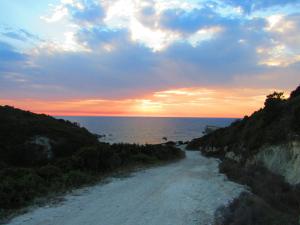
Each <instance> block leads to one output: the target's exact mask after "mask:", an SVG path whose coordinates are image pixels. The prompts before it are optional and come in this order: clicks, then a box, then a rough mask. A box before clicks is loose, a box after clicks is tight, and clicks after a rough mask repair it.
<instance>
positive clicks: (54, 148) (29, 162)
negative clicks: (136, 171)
mask: <svg viewBox="0 0 300 225" xmlns="http://www.w3.org/2000/svg"><path fill="white" fill-rule="evenodd" d="M41 137H42V139H43V140H46V141H44V143H43V142H42V143H40V142H38V141H36V140H38V139H41ZM45 142H46V143H45ZM49 146H50V147H49ZM182 157H184V153H183V152H182V151H181V150H179V149H177V148H175V147H174V146H172V145H134V144H113V145H110V144H107V143H100V142H98V140H97V137H96V136H95V135H93V134H91V133H90V132H88V131H87V130H86V129H85V128H82V127H80V126H79V125H78V124H76V123H71V122H69V121H65V120H57V119H55V118H53V117H50V116H47V115H37V114H34V113H31V112H26V111H22V110H19V109H15V108H13V107H9V106H0V177H1V180H0V218H4V217H6V216H8V215H9V214H10V213H11V212H13V211H15V210H16V209H19V208H21V207H24V206H26V205H28V204H30V203H31V202H32V201H33V200H34V199H36V198H37V197H42V196H46V195H48V194H53V193H61V192H63V191H66V190H70V189H71V188H74V187H80V186H82V185H86V184H90V183H94V182H97V181H99V179H100V178H101V177H103V176H104V175H107V174H109V173H112V172H114V171H117V170H120V169H122V170H123V169H128V168H133V167H135V166H141V165H151V164H153V163H159V162H164V161H170V160H175V159H179V158H182Z"/></svg>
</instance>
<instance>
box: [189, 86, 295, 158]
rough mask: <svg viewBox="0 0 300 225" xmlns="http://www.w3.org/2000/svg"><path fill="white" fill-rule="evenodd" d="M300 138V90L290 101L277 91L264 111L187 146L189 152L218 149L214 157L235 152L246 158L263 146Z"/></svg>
mask: <svg viewBox="0 0 300 225" xmlns="http://www.w3.org/2000/svg"><path fill="white" fill-rule="evenodd" d="M299 136H300V87H298V88H297V89H296V90H295V91H293V92H292V93H291V95H290V97H289V98H288V99H284V98H283V93H277V92H274V93H273V94H270V95H268V96H267V99H266V101H265V106H264V108H262V109H260V110H258V111H256V112H254V113H253V114H252V115H251V116H245V117H244V118H243V119H241V120H236V121H235V122H233V123H232V124H231V125H230V126H229V127H226V128H220V129H218V130H216V131H214V132H212V133H209V134H208V135H205V136H203V137H201V138H198V139H194V140H192V141H191V142H190V143H189V144H188V148H190V149H199V148H200V147H201V150H202V151H203V152H204V153H205V154H207V155H209V154H210V152H209V151H206V149H208V148H210V147H215V149H216V151H215V152H213V153H212V154H213V155H214V156H216V155H217V156H219V157H222V156H224V154H225V153H226V151H233V152H234V153H236V154H239V155H242V158H243V159H247V158H249V157H251V156H252V155H254V154H256V153H257V151H258V150H259V148H260V147H262V146H264V145H268V144H272V145H274V144H280V143H286V142H287V141H291V140H295V139H298V138H299Z"/></svg>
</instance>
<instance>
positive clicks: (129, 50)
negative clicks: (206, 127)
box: [0, 0, 300, 118]
mask: <svg viewBox="0 0 300 225" xmlns="http://www.w3.org/2000/svg"><path fill="white" fill-rule="evenodd" d="M0 12H1V13H0V104H1V105H12V106H15V107H18V108H22V109H26V110H31V111H33V112H37V113H46V114H50V115H91V116H100V115H102V116H173V117H235V118H236V117H242V116H244V115H250V114H251V113H252V112H253V111H255V110H257V109H259V108H261V107H262V106H263V103H264V100H265V96H266V95H267V94H270V93H271V92H273V91H284V92H285V94H286V96H287V97H288V95H289V92H290V91H291V90H293V89H295V88H296V87H297V86H298V85H299V83H300V73H299V71H300V0H284V1H282V0H264V1H262V0H243V1H242V0H43V1H36V0H1V1H0Z"/></svg>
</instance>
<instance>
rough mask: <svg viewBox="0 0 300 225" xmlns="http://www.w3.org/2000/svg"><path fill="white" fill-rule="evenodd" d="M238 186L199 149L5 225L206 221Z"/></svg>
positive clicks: (175, 224)
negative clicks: (175, 160)
mask: <svg viewBox="0 0 300 225" xmlns="http://www.w3.org/2000/svg"><path fill="white" fill-rule="evenodd" d="M242 190H243V188H242V187H241V186H239V185H238V184H235V183H232V182H230V181H227V179H226V178H225V177H224V176H223V175H221V174H219V172H218V161H217V160H216V159H212V158H206V157H203V156H201V155H200V154H199V152H186V159H183V160H181V161H178V162H175V163H172V164H168V165H165V166H161V167H156V168H151V169H147V170H144V171H139V172H136V173H134V174H132V175H131V176H130V177H126V178H112V179H111V180H110V182H109V183H107V184H99V185H96V186H93V187H89V188H84V189H81V190H77V191H75V192H74V193H73V194H70V195H67V196H66V197H65V198H66V201H64V202H62V203H61V204H59V205H56V206H45V207H41V208H37V209H34V210H33V211H31V212H28V213H27V214H24V215H21V216H19V217H17V218H15V219H13V220H12V221H11V222H10V223H9V224H10V225H196V224H197V225H208V224H211V222H212V221H213V218H214V212H215V210H216V209H217V208H218V207H219V206H221V205H224V204H226V203H228V202H229V201H230V200H232V199H233V198H234V197H237V196H238V195H239V193H240V192H241V191H242Z"/></svg>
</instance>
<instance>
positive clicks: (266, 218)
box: [188, 86, 300, 225]
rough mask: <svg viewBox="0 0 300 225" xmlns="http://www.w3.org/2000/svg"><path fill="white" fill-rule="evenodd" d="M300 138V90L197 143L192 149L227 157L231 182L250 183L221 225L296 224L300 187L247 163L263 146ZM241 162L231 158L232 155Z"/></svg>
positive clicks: (274, 98)
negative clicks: (248, 191) (226, 155)
mask: <svg viewBox="0 0 300 225" xmlns="http://www.w3.org/2000/svg"><path fill="white" fill-rule="evenodd" d="M299 136H300V86H299V87H298V88H297V89H296V90H295V91H293V92H292V93H291V95H290V97H289V98H287V99H285V98H284V96H283V93H278V92H274V93H273V94H270V95H268V96H267V98H266V101H265V105H264V108H262V109H260V110H258V111H256V112H254V113H253V114H252V115H251V116H249V117H248V116H245V117H244V118H243V119H241V120H237V121H235V122H233V123H232V124H231V125H230V126H229V127H226V128H221V129H218V130H216V131H214V132H212V133H210V134H207V135H205V136H203V137H201V138H198V139H194V140H192V141H191V142H190V143H189V145H188V148H190V149H200V150H201V151H202V153H203V154H205V155H207V156H215V157H219V158H221V159H222V162H221V164H220V171H221V172H222V173H224V174H226V175H227V176H228V178H229V179H231V180H233V181H235V182H238V183H241V184H244V185H247V186H248V187H249V188H250V191H251V193H244V194H242V195H241V196H240V198H238V199H236V200H235V201H234V202H233V203H231V204H230V206H229V207H227V208H225V209H222V212H223V214H224V215H225V219H224V220H221V221H217V222H216V224H217V225H220V224H222V225H265V224H267V225H296V224H299V219H300V218H299V217H300V186H299V185H296V186H291V185H289V184H288V183H286V181H285V180H284V178H283V177H282V176H280V175H276V174H274V173H272V172H270V171H269V170H267V169H266V168H265V167H264V166H263V165H260V164H259V163H256V164H250V163H248V162H249V161H247V160H248V159H251V157H252V156H253V155H255V154H256V153H258V151H259V150H260V149H261V147H263V146H267V145H276V144H284V143H288V142H290V141H294V140H298V141H299ZM229 151H231V152H234V153H235V155H238V156H240V159H241V160H239V162H236V161H233V160H230V159H227V158H225V154H226V152H229Z"/></svg>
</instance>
